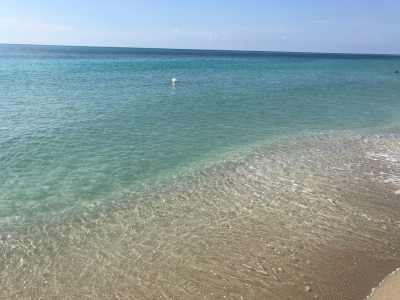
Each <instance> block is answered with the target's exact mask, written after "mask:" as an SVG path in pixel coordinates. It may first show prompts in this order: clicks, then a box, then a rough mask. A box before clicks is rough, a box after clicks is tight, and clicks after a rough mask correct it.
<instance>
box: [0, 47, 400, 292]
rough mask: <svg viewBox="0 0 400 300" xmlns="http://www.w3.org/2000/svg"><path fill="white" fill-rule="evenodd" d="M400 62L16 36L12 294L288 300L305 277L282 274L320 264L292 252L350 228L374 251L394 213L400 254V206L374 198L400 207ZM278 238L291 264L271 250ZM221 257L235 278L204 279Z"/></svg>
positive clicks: (8, 120)
mask: <svg viewBox="0 0 400 300" xmlns="http://www.w3.org/2000/svg"><path fill="white" fill-rule="evenodd" d="M399 65H400V57H398V56H379V55H339V54H312V53H268V52H240V51H195V50H162V49H128V48H92V47H50V46H26V45H24V46H18V45H0V170H1V172H0V237H1V238H0V242H1V243H0V246H1V248H0V253H3V256H2V260H1V261H0V275H1V279H2V282H3V284H2V285H1V286H0V291H2V292H3V293H5V294H6V295H8V297H10V299H13V297H14V298H15V299H20V298H23V299H25V298H26V299H30V297H33V296H32V295H34V297H42V296H43V295H47V296H48V297H49V298H51V297H53V298H60V299H61V298H62V299H78V298H79V299H80V297H81V298H82V299H83V298H85V297H86V298H87V297H89V298H90V297H92V298H93V299H103V298H104V299H115V297H116V295H118V293H119V292H121V293H122V294H124V295H134V296H135V297H139V298H149V299H154V297H156V296H157V297H159V296H161V297H164V298H171V299H181V298H182V299H188V297H189V296H190V295H191V296H190V298H192V299H197V298H199V299H200V298H204V297H203V296H205V295H208V297H211V298H213V296H210V295H209V294H207V293H209V292H210V291H213V292H214V293H216V294H218V295H219V296H218V297H222V296H223V295H229V296H231V298H233V299H241V298H240V297H241V295H247V298H246V297H245V298H246V299H251V298H252V297H251V295H253V296H254V293H255V294H256V295H264V296H266V295H267V296H268V297H271V298H270V299H275V298H274V296H273V295H275V296H276V292H274V291H276V290H277V289H279V286H280V283H282V282H285V280H286V281H287V282H289V281H290V282H294V281H296V280H298V279H285V278H286V277H288V276H289V275H288V274H289V272H288V271H286V273H285V275H283V274H281V275H280V276H281V277H280V279H279V278H278V279H279V280H278V279H276V278H277V276H278V275H276V274H277V273H279V271H278V268H284V269H285V270H290V272H293V274H294V273H295V272H297V271H299V272H300V271H302V272H303V273H304V272H306V271H305V270H306V268H305V267H304V266H303V267H302V266H298V265H294V264H293V263H292V261H290V262H288V261H286V260H285V259H286V258H281V256H280V254H279V255H278V254H276V252H277V251H278V250H277V249H278V248H279V247H281V248H282V249H281V250H280V251H278V252H279V253H281V252H282V251H283V252H284V251H289V252H290V251H292V250H293V251H292V252H293V253H296V255H299V256H302V257H303V258H301V259H300V260H304V261H306V258H305V257H307V255H309V254H310V253H314V252H317V253H318V252H319V249H320V247H322V245H325V246H326V245H328V244H329V243H330V242H332V240H331V239H333V236H336V235H340V237H341V238H342V239H343V240H351V238H350V235H349V232H352V233H353V234H355V233H357V236H359V237H360V236H363V238H359V240H358V244H357V245H358V246H359V247H364V246H365V245H369V244H368V243H373V242H376V241H375V240H373V239H372V237H373V236H374V235H376V236H380V238H381V239H383V238H382V236H383V235H384V234H383V233H382V232H380V231H379V230H383V229H381V227H382V226H384V224H386V223H387V224H389V225H385V226H392V227H393V228H392V230H391V231H390V233H386V231H385V234H387V235H386V236H385V238H386V240H385V239H383V241H382V243H383V244H384V245H385V246H382V247H381V246H379V247H380V249H383V250H382V251H383V252H382V253H385V254H387V255H389V254H390V255H394V254H393V253H395V252H396V250H394V249H396V247H395V246H397V244H396V243H397V241H398V237H399V231H396V230H397V229H396V228H397V227H398V226H397V225H396V224H397V223H393V222H389V221H388V220H389V219H390V220H392V221H393V220H397V219H396V218H398V220H399V221H400V210H397V209H392V211H390V212H388V211H384V212H381V211H378V210H377V208H376V207H377V205H375V206H374V205H372V204H368V205H370V206H368V205H367V203H375V202H374V201H377V202H376V203H381V201H382V197H383V196H382V195H385V197H389V196H387V195H390V197H389V198H390V199H391V200H390V201H392V202H390V203H392V204H390V205H392V206H393V207H396V206H395V204H393V203H396V202H395V201H397V200H396V199H397V198H396V197H398V196H397V195H396V190H397V188H398V187H396V185H397V184H398V183H399V182H400V181H399V179H398V177H396V173H397V172H398V165H397V163H398V160H397V159H398V157H399V155H398V154H399V153H400V151H399V147H398V145H399V141H400V139H399V138H398V127H397V126H398V125H399V121H400V101H399V100H400V99H399V95H400V77H399V76H396V75H397V74H394V71H395V69H396V68H399ZM174 77H176V78H178V80H179V83H178V84H172V82H171V79H172V78H174ZM337 170H340V172H342V173H341V174H338V171H337ZM378 170H379V172H382V170H384V172H383V174H380V173H379V172H378ZM388 170H389V171H388ZM354 178H357V179H354ZM361 179H363V181H362V182H361V183H360V182H359V181H357V180H361ZM354 180H356V181H354ZM353 181H354V182H353ZM344 182H345V183H344ZM388 184H389V185H388ZM355 187H357V188H355ZM379 189H381V190H379ZM371 190H379V191H380V192H379V193H378V192H377V193H376V194H375V195H373V196H371V195H370V194H368V193H370V192H371ZM366 191H368V192H366ZM352 193H353V194H352ZM354 193H355V194H354ZM366 193H367V194H368V195H367V194H366ZM359 195H364V196H365V197H364V198H365V199H364V198H363V197H358V196H359ZM361 198H362V199H361ZM363 199H364V200H363ZM366 199H369V200H366ZM388 201H389V200H388ZM393 201H394V202H393ZM339 204H340V205H339ZM366 207H369V208H366ZM371 207H374V208H373V209H372V208H371ZM370 208H371V209H370ZM379 213H380V214H379ZM316 215H318V217H317V218H316ZM349 216H350V217H349ZM374 216H375V217H374ZM379 216H380V217H379ZM385 218H386V219H385ZM383 219H384V220H386V221H382V220H383ZM255 220H259V223H257V221H255ZM366 220H369V221H371V220H372V221H371V222H370V223H368V224H370V225H365V224H363V223H362V222H363V221H366ZM271 222H272V223H271ZM382 222H383V223H382ZM385 222H386V223H385ZM305 224H312V226H311V225H310V226H311V228H313V229H312V233H311V235H310V232H309V230H310V227H309V226H308V225H305ZM360 224H363V225H362V228H363V230H364V231H363V230H361V233H359V232H358V231H359V225H360ZM230 226H231V227H230ZM346 226H350V229H346V230H345V229H344V228H345V227H346ZM396 226H397V227H396ZM227 228H232V230H231V231H230V230H229V229H227ZM377 228H379V229H377ZM349 230H350V231H349ZM288 232H291V234H288ZM334 232H336V233H335V234H333V233H334ZM367 233H368V234H367ZM346 234H347V235H346ZM366 236H370V237H371V240H368V239H367V238H366ZM124 237H125V238H124ZM394 237H395V238H396V239H393V238H394ZM262 239H265V240H269V242H270V243H275V244H274V245H275V246H269V244H268V246H266V245H267V243H264V242H262V243H261V242H260V241H261V240H262ZM182 241H184V242H182ZM247 241H248V242H247ZM385 241H386V243H385ZM387 241H392V242H391V243H392V244H390V243H389V244H388V242H387ZM354 243H356V242H354ZM278 244H279V246H277V245H278ZM300 244H301V245H300ZM320 244H321V245H320ZM383 244H382V245H383ZM267 248H268V249H269V250H268V251H269V252H271V251H272V252H271V253H273V254H274V255H275V254H276V255H277V257H275V256H273V255H271V253H269V252H268V253H269V254H268V255H267V254H265V253H264V254H263V255H262V257H263V258H262V259H261V258H259V256H260V255H261V254H260V253H259V252H260V251H261V252H262V251H266V250H265V249H267ZM272 248H273V250H271V249H272ZM284 249H286V250H284ZM252 251H253V252H254V253H253V252H252ZM307 251H311V252H307ZM283 252H282V253H283ZM250 253H251V254H250ZM388 253H389V254H388ZM257 255H258V256H257ZM288 255H289V254H288ZM293 255H295V254H293ZM293 255H292V257H293ZM228 257H231V259H232V261H231V262H229V259H228ZM257 259H258V260H257ZM210 260H211V262H212V263H211V262H210ZM261 261H263V262H261ZM268 262H269V263H271V262H273V263H272V264H273V265H274V268H273V271H271V270H272V269H269V267H266V266H267V265H268ZM296 262H297V260H296ZM183 266H184V267H183ZM216 266H218V268H225V269H224V270H226V272H227V273H226V274H227V275H228V276H230V277H229V278H230V279H229V280H227V281H226V282H224V283H221V285H218V283H217V282H215V281H212V282H208V281H207V280H209V278H208V277H209V275H207V276H205V275H204V274H209V273H210V272H211V273H212V274H214V273H215V274H217V273H218V272H217V271H216V270H215V268H217V267H216ZM176 268H183V269H179V270H180V271H179V272H177V269H176ZM243 268H244V269H243ZM106 269H107V271H105V270H106ZM266 269H269V271H266ZM101 270H102V271H101ZM140 270H142V272H140ZM210 270H211V271H210ZM124 272H125V273H124ZM202 272H206V273H204V274H203V273H202ZM248 272H250V273H248ZM263 272H267V273H269V274H275V275H273V277H271V276H270V277H269V278H272V279H271V280H272V283H271V282H270V283H265V284H266V286H264V285H262V284H261V283H260V281H259V278H258V277H254V276H255V275H254V274H256V275H260V274H261V275H265V274H262V273H263ZM117 273H118V274H117ZM120 273H121V274H122V273H124V274H125V275H121V274H120ZM23 274H25V275H23ZM27 274H28V275H27ZM179 274H180V275H179ZM253 275H254V276H253ZM118 276H126V277H124V279H123V280H122V279H121V281H118V282H119V283H116V282H115V281H114V279H115V278H117V277H118ZM196 276H197V277H196ZM213 276H214V275H213ZM285 276H286V277H285ZM310 276H311V275H310ZM82 278H86V279H85V280H83V281H82V280H81V279H82ZM118 278H119V277H118ZM233 278H242V279H243V280H241V281H240V283H238V282H236V281H235V280H234V279H233ZM274 278H275V279H276V280H275V279H274ZM296 278H297V277H296ZM189 279H191V280H193V281H190V280H189ZM188 280H189V281H190V282H189V281H188ZM132 281H134V283H132ZM242 281H243V282H248V283H249V284H250V285H251V286H252V288H248V287H245V286H242V283H243V282H242ZM140 282H143V285H142V286H139V284H140ZM188 282H189V283H190V284H189V283H188ZM205 282H208V283H207V284H205ZM235 282H236V283H235ZM50 283H51V284H50ZM129 284H131V285H132V284H133V285H134V286H130V287H127V286H126V285H129ZM263 284H264V283H263ZM188 285H189V287H188ZM239 285H240V286H241V287H240V289H239V288H238V286H239ZM170 286H173V287H170ZM183 286H185V291H186V292H185V291H184V290H182V289H183ZM223 286H225V287H229V289H230V292H229V293H230V294H229V293H228V294H224V293H223V292H222V291H224V289H222V287H223ZM107 287H109V288H107ZM117 287H118V288H117ZM99 288H100V291H99ZM238 289H239V290H240V291H241V292H239V291H238ZM24 290H25V294H24ZM27 291H29V292H27ZM150 291H151V292H150ZM271 291H272V292H271ZM242 292H243V293H242ZM241 293H242V294H241ZM269 293H272V294H269ZM274 293H275V294H274ZM122 294H121V295H122ZM18 295H19V296H18ZM21 295H25V296H21ZM18 297H20V298H18ZM24 297H25V298H24ZM121 297H122V296H121ZM126 297H128V296H126ZM132 297H133V296H132ZM218 297H216V299H217V298H218ZM299 297H300V296H299ZM128 298H129V297H128ZM43 299H45V298H43ZM218 299H219V298H218ZM221 299H222V298H221ZM253 299H255V298H254V297H253ZM260 299H261V298H260ZM288 299H289V298H288ZM299 299H302V298H299Z"/></svg>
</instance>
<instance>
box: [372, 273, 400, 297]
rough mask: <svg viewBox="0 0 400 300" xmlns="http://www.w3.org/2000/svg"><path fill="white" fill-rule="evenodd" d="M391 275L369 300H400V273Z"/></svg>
mask: <svg viewBox="0 0 400 300" xmlns="http://www.w3.org/2000/svg"><path fill="white" fill-rule="evenodd" d="M398 271H399V270H397V271H396V273H395V274H391V275H390V276H389V277H388V278H386V280H385V281H384V282H383V283H382V285H380V286H379V287H378V288H377V289H376V290H374V293H373V295H372V296H371V297H370V298H369V299H370V300H398V299H400V273H399V272H398Z"/></svg>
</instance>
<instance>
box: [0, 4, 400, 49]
mask: <svg viewBox="0 0 400 300" xmlns="http://www.w3.org/2000/svg"><path fill="white" fill-rule="evenodd" d="M0 43H10V44H51V45H87V46H123V47H157V48H185V49H235V50H265V51H311V52H352V53H393V54H400V0H336V1H333V0H330V1H325V0H311V1H307V0H305V1H300V0H298V1H294V0H280V1H277V0H276V1H261V0H247V1H233V0H231V1H225V0H213V1H211V0H202V1H201V0H192V1H182V0H174V1H161V0H113V1H111V0H96V1H95V0H79V1H78V0H71V1H67V0H63V1H58V0H52V1H50V0H35V1H32V0H29V1H28V0H3V1H1V2H0Z"/></svg>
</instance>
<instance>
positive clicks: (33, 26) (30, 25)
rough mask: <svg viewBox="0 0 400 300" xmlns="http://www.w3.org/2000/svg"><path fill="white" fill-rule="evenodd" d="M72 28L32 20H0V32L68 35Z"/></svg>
mask: <svg viewBox="0 0 400 300" xmlns="http://www.w3.org/2000/svg"><path fill="white" fill-rule="evenodd" d="M73 29H74V27H73V26H70V25H64V24H54V23H45V22H38V21H32V20H22V19H16V18H1V17H0V30H23V31H29V32H46V31H47V32H48V31H51V32H59V33H70V32H71V31H73Z"/></svg>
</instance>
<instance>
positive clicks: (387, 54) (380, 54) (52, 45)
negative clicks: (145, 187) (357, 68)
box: [0, 43, 400, 56]
mask: <svg viewBox="0 0 400 300" xmlns="http://www.w3.org/2000/svg"><path fill="white" fill-rule="evenodd" d="M0 45H6V46H47V47H82V48H83V47H86V48H123V49H153V50H156V49H158V50H192V51H231V52H262V53H292V54H295V53H297V54H341V55H377V56H400V54H395V53H355V52H306V51H278V50H239V49H195V48H163V47H128V46H92V45H89V46H84V45H56V44H13V43H0Z"/></svg>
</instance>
